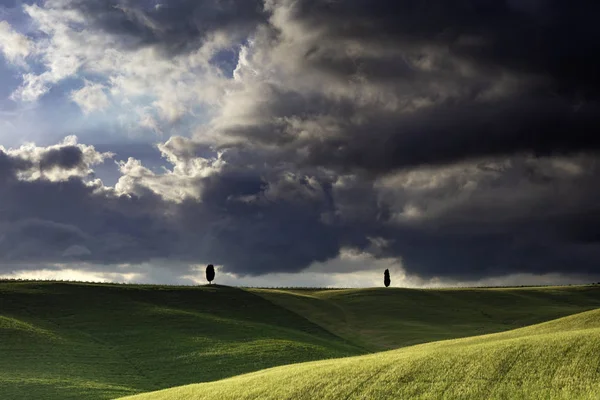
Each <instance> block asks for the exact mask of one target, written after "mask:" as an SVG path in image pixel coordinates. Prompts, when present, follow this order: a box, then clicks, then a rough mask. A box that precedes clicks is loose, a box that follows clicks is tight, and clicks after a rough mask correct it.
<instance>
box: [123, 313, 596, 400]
mask: <svg viewBox="0 0 600 400" xmlns="http://www.w3.org/2000/svg"><path fill="white" fill-rule="evenodd" d="M599 348H600V310H594V311H589V312H585V313H581V314H577V315H574V316H569V317H564V318H561V319H558V320H555V321H551V322H546V323H542V324H538V325H534V326H531V327H526V328H521V329H516V330H512V331H508V332H504V333H497V334H490V335H482V336H477V337H472V338H466V339H456V340H448V341H441V342H433V343H428V344H422V345H416V346H411V347H407V348H403V349H400V350H392V351H388V352H382V353H377V354H371V355H366V356H358V357H350V358H345V359H340V360H326V361H317V362H310V363H303V364H295V365H289V366H284V367H277V368H273V369H269V370H266V371H260V372H255V373H251V374H247V375H242V376H238V377H234V378H230V379H225V380H222V381H218V382H211V383H204V384H196V385H189V386H185V387H179V388H173V389H167V390H163V391H159V392H155V393H148V394H143V395H138V396H133V397H128V398H127V399H128V400H184V399H186V400H201V399H202V400H213V399H223V400H227V399H236V400H239V399H273V400H274V399H278V400H280V399H597V398H598V393H600V353H599V352H598V349H599Z"/></svg>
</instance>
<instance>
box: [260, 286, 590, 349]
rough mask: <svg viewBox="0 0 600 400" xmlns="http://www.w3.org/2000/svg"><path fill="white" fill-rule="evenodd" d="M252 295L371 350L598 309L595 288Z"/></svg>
mask: <svg viewBox="0 0 600 400" xmlns="http://www.w3.org/2000/svg"><path fill="white" fill-rule="evenodd" d="M252 292H253V293H256V294H258V295H260V296H263V297H264V298H266V299H268V300H270V301H272V302H273V303H275V304H278V305H280V306H282V307H285V308H288V309H290V310H293V311H295V312H297V313H298V314H300V315H302V316H304V317H306V318H307V319H309V320H311V321H312V322H314V323H316V324H319V325H321V326H323V327H324V328H325V329H327V330H329V331H330V332H333V333H334V334H336V335H338V336H341V337H344V338H346V339H348V340H350V341H352V342H353V343H356V344H358V345H361V346H363V347H365V348H368V349H370V350H373V351H378V350H388V349H395V348H398V347H402V346H407V345H413V344H417V343H425V342H431V341H435V340H444V339H454V338H459V337H466V336H475V335H481V334H484V333H493V332H501V331H506V330H509V329H514V328H520V327H523V326H527V325H532V324H536V323H539V322H543V321H548V320H551V319H555V318H559V317H563V316H566V315H570V314H574V313H578V312H582V311H587V310H591V309H594V308H598V307H600V288H599V287H597V286H571V287H545V288H498V289H440V290H414V289H394V288H387V289H384V288H381V289H362V290H357V289H350V290H272V289H252Z"/></svg>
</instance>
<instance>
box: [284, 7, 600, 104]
mask: <svg viewBox="0 0 600 400" xmlns="http://www.w3.org/2000/svg"><path fill="white" fill-rule="evenodd" d="M291 8H292V12H291V15H292V17H291V19H292V20H295V21H301V22H302V23H303V24H305V25H306V26H307V29H310V28H314V29H323V30H324V31H325V33H324V34H323V36H324V37H325V38H327V39H328V40H332V41H336V40H341V39H354V40H357V41H359V42H365V43H373V44H375V45H376V46H378V47H381V46H382V45H383V46H385V45H389V46H400V47H406V48H410V47H412V46H415V45H424V44H436V45H442V46H445V47H447V48H448V49H449V50H450V52H451V53H453V54H456V55H458V56H460V57H463V58H465V59H468V60H470V61H473V62H475V63H477V64H478V65H480V66H482V67H485V68H488V69H490V70H494V69H497V68H507V69H509V70H514V71H519V72H527V73H533V74H541V75H547V76H549V77H552V78H553V79H554V80H555V83H556V86H555V89H556V90H558V91H559V92H563V91H564V92H565V93H569V94H574V93H578V94H582V95H590V96H592V97H596V96H597V95H598V90H599V89H600V80H599V78H598V74H597V73H596V70H597V65H598V62H599V57H600V56H599V54H600V53H599V50H600V27H599V26H598V24H597V21H596V16H597V15H598V13H599V12H600V4H599V3H598V2H596V1H593V0H589V1H588V0H582V1H575V2H564V1H560V0H532V1H524V2H521V1H513V0H509V1H489V0H467V1H431V2H420V1H414V0H400V1H386V0H375V1H367V0H354V1H340V2H329V1H318V0H314V1H313V0H305V1H298V2H293V6H291ZM383 62H384V65H385V60H383ZM323 65H325V66H327V65H328V66H329V67H333V65H332V64H331V63H328V62H327V54H326V53H324V54H323ZM355 65H360V63H356V64H355ZM389 66H390V67H393V66H394V64H393V63H392V64H390V65H389ZM347 67H348V64H342V63H338V69H339V70H340V72H344V70H346V68H347ZM383 70H385V68H383V67H382V66H381V65H379V66H378V69H377V70H376V71H374V74H373V76H374V77H375V78H377V74H376V72H377V71H383ZM394 70H395V71H397V72H398V73H403V70H404V68H395V69H394ZM388 73H389V72H388Z"/></svg>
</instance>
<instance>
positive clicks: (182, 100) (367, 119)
mask: <svg viewBox="0 0 600 400" xmlns="http://www.w3.org/2000/svg"><path fill="white" fill-rule="evenodd" d="M598 15H600V3H599V2H598V1H595V0H578V1H570V2H567V1H560V0H460V1H459V0H433V1H417V0H397V1H380V0H368V1H367V0H336V1H331V0H171V1H167V0H164V1H161V0H136V1H134V0H45V1H44V0H40V1H22V0H0V276H4V277H13V278H15V277H16V278H19V277H21V278H44V279H52V278H58V279H77V280H96V281H100V280H103V281H118V282H122V281H124V282H154V283H183V284H195V283H202V282H204V277H203V273H204V266H205V265H206V264H208V263H212V264H215V266H217V279H216V281H217V283H223V284H232V285H251V286H372V285H380V284H381V281H382V278H383V270H384V269H386V268H388V269H390V271H391V272H392V286H413V287H420V286H447V285H450V286H455V285H520V284H555V283H580V282H595V281H598V280H600V157H599V152H600V73H599V72H598V71H600V24H598V23H597V21H596V20H597V17H598Z"/></svg>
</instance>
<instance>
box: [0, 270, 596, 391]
mask: <svg viewBox="0 0 600 400" xmlns="http://www.w3.org/2000/svg"><path fill="white" fill-rule="evenodd" d="M598 307H600V288H599V287H595V286H581V287H561V288H512V289H511V288H507V289H452V290H449V289H448V290H408V289H392V288H388V289H383V288H382V289H352V290H269V289H237V288H231V287H224V286H216V285H213V286H202V287H173V286H149V285H114V284H83V283H77V284H76V283H56V282H0V355H1V357H0V398H2V399H25V398H27V399H29V398H43V399H109V398H116V397H122V396H126V395H130V394H136V393H141V392H149V391H153V390H158V389H164V388H169V387H175V386H180V385H186V384H191V383H199V382H210V381H216V380H220V379H223V378H228V377H233V376H236V375H240V374H244V373H248V372H253V371H259V370H262V369H265V368H270V367H276V366H281V365H285V364H293V363H300V362H306V361H314V360H324V359H331V358H339V357H348V356H356V355H362V354H367V353H371V352H373V351H379V350H384V349H393V348H399V347H403V346H408V345H412V344H415V343H421V342H431V341H436V340H441V339H452V338H458V337H465V336H473V335H480V334H485V333H491V332H499V331H506V330H508V329H513V328H518V327H521V326H525V325H530V324H534V323H538V322H541V321H548V320H551V319H554V318H558V317H562V316H565V315H570V314H575V313H579V312H582V311H586V310H591V309H594V308H598ZM417 347H418V346H417ZM415 348H416V347H415ZM408 349H409V348H407V349H406V351H408ZM410 349H413V348H412V347H411V348H410ZM402 351H405V350H402ZM369 357H372V356H369ZM347 360H352V359H345V358H344V359H342V360H336V361H335V363H336V364H338V363H339V365H343V363H345V362H350V361H347ZM324 362H326V361H324ZM319 365H320V364H319ZM299 368H300V367H299ZM302 368H304V367H302ZM260 373H262V372H260ZM244 379H246V378H244ZM340 379H342V378H340Z"/></svg>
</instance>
